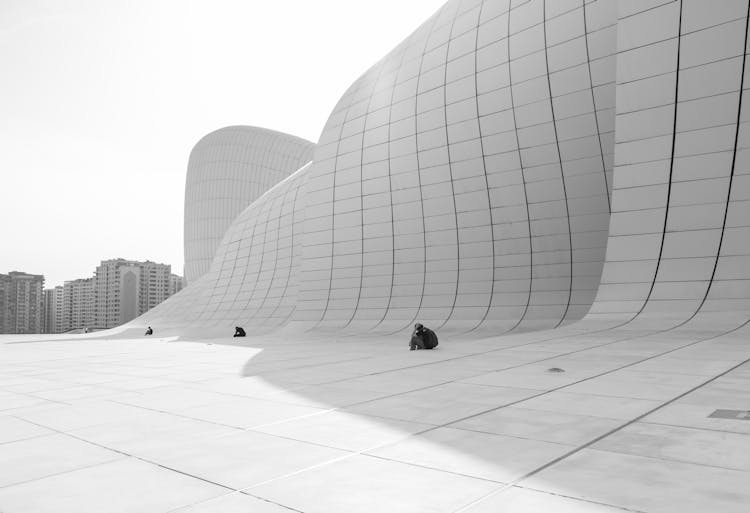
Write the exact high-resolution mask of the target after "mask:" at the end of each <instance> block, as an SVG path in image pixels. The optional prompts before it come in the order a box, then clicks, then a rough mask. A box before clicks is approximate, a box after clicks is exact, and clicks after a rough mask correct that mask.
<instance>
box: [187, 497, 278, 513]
mask: <svg viewBox="0 0 750 513" xmlns="http://www.w3.org/2000/svg"><path fill="white" fill-rule="evenodd" d="M291 511H292V510H290V509H289V508H287V507H284V506H280V505H278V504H274V503H273V502H270V501H268V500H264V499H258V498H257V497H253V496H251V495H247V494H246V493H241V492H232V493H229V494H227V495H223V496H220V497H217V498H214V499H209V500H207V501H204V502H201V503H198V504H195V505H193V506H188V507H186V508H180V509H176V510H173V513H290V512H291Z"/></svg>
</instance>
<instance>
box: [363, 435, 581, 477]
mask: <svg viewBox="0 0 750 513" xmlns="http://www.w3.org/2000/svg"><path fill="white" fill-rule="evenodd" d="M572 448H573V447H571V446H568V445H562V444H557V443H549V442H543V441H539V440H530V439H527V438H516V437H511V436H503V435H494V434H488V433H477V432H473V431H466V430H462V429H452V428H438V429H434V430H432V431H428V432H426V433H422V434H419V435H417V436H412V437H409V438H408V439H406V440H403V441H401V442H396V443H394V444H391V445H388V446H386V447H382V448H379V449H375V450H373V451H368V454H372V455H375V456H380V457H383V458H387V459H390V460H396V461H401V462H404V463H411V464H414V465H418V466H421V467H428V468H433V469H436V470H443V471H446V472H453V473H456V474H461V475H465V476H471V477H477V478H481V479H487V480H491V481H497V482H501V483H509V482H511V481H513V480H514V479H517V478H519V477H521V476H523V475H524V474H526V473H527V472H530V471H531V470H534V469H535V468H537V467H539V466H540V465H543V464H544V463H546V462H548V461H550V460H552V459H554V458H557V457H558V456H561V455H562V454H565V453H566V452H568V451H570V450H571V449H572Z"/></svg>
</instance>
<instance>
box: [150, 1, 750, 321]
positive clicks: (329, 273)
mask: <svg viewBox="0 0 750 513" xmlns="http://www.w3.org/2000/svg"><path fill="white" fill-rule="evenodd" d="M748 9H750V7H749V6H748V2H721V3H719V4H718V5H714V4H712V3H708V2H700V1H690V0H683V1H677V2H668V3H663V4H662V3H647V4H642V3H633V2H619V3H618V2H617V1H615V0H597V1H592V2H585V1H580V0H579V1H565V2H562V1H559V2H558V1H554V2H553V1H549V2H546V1H544V0H530V1H527V2H522V3H517V2H510V1H507V0H505V1H503V0H485V1H481V0H454V1H450V2H448V3H446V4H445V5H444V6H443V7H442V8H441V9H440V10H439V11H438V12H437V13H435V14H434V15H433V16H432V17H431V18H430V19H429V20H427V21H426V22H425V23H424V24H423V25H422V26H421V27H420V28H418V29H417V30H416V31H415V32H414V33H413V34H412V35H411V36H409V37H408V38H407V39H406V40H405V41H404V42H403V43H401V44H400V45H399V46H398V47H396V48H395V49H394V50H393V51H392V52H391V53H389V54H388V55H387V56H386V57H384V58H383V59H382V60H381V61H380V62H378V63H377V64H376V65H375V66H373V67H372V68H371V69H370V70H368V71H367V72H366V73H365V74H364V75H363V76H362V77H360V78H359V79H358V80H357V81H356V82H355V83H354V84H353V85H352V86H351V87H350V88H349V90H348V91H347V92H346V93H345V94H344V96H343V97H342V98H341V100H340V101H339V102H338V104H337V105H336V107H335V108H334V110H333V112H332V114H331V116H330V118H329V119H328V122H327V123H326V125H325V127H324V129H323V131H322V133H321V136H320V139H319V141H318V144H317V146H316V147H315V151H314V157H313V162H312V164H311V165H309V166H305V167H304V168H302V169H300V170H299V171H297V172H296V173H295V174H293V175H292V176H291V177H289V178H287V179H286V180H284V181H283V182H281V183H279V184H278V185H276V186H275V187H273V188H271V189H270V190H269V191H268V192H266V193H265V194H263V195H262V196H261V197H260V198H258V199H257V200H256V201H255V202H254V203H253V204H252V205H251V206H250V207H248V208H247V209H245V210H244V211H243V212H242V214H241V215H239V217H237V219H236V220H235V221H234V222H233V223H232V226H231V228H229V229H228V230H227V232H226V234H225V235H224V238H223V240H222V241H221V244H220V246H219V249H218V250H217V251H216V255H215V258H214V260H213V262H212V264H211V268H210V271H209V272H208V273H207V274H206V275H205V276H204V277H203V278H202V279H200V280H198V281H197V282H195V284H193V285H191V287H190V288H189V289H187V290H186V291H184V292H182V293H181V294H179V295H177V296H176V297H174V298H172V299H170V300H169V301H167V302H165V303H164V304H163V305H160V306H159V307H158V308H156V309H154V310H152V311H151V312H149V313H148V314H147V315H146V316H144V317H143V318H142V319H143V320H144V322H148V323H151V324H159V325H161V326H164V327H172V328H175V329H178V330H179V329H182V328H183V327H185V326H192V327H206V328H212V327H215V328H217V329H221V330H223V331H226V330H227V329H231V327H233V326H234V325H243V326H245V327H246V328H247V327H250V328H251V329H253V330H268V329H274V328H278V327H281V326H286V325H291V326H295V327H297V328H299V329H306V330H310V329H314V330H335V331H340V330H353V331H357V332H360V333H361V332H374V333H378V332H380V333H390V332H396V331H399V330H403V329H406V328H407V327H408V326H410V325H411V324H413V322H414V321H416V320H419V321H421V322H424V323H425V324H428V325H430V326H431V327H434V328H435V329H440V330H441V331H453V332H461V333H475V334H488V333H492V334H500V333H506V332H512V331H528V330H531V329H542V328H554V327H558V326H560V325H562V324H567V323H569V322H571V321H575V320H579V319H581V318H583V317H584V316H586V314H587V312H588V315H587V316H586V319H585V320H584V322H583V323H580V324H577V325H576V327H575V328H574V329H573V330H574V331H587V330H589V329H595V330H598V329H609V328H612V327H622V326H626V325H627V327H628V329H631V328H633V329H657V330H658V329H665V330H669V329H673V328H675V327H680V326H683V325H686V324H687V323H690V324H689V326H701V327H706V326H720V327H723V326H730V325H731V326H739V325H741V324H742V323H746V322H747V320H748V318H750V314H748V312H749V311H750V179H746V178H750V171H749V170H748V164H747V158H746V156H747V149H746V147H747V146H748V143H747V142H746V141H745V139H747V137H748V136H747V125H746V120H745V119H744V117H745V116H744V114H743V110H742V96H743V92H744V90H745V88H746V84H745V80H744V76H745V74H746V68H745V61H746V46H747V24H748ZM191 160H192V157H191ZM186 221H187V205H186ZM186 248H187V246H186ZM186 255H187V249H186ZM703 321H705V322H706V323H707V324H696V323H699V322H700V323H702V322H703ZM565 332H566V331H565V330H563V333H565Z"/></svg>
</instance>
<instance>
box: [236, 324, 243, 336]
mask: <svg viewBox="0 0 750 513" xmlns="http://www.w3.org/2000/svg"><path fill="white" fill-rule="evenodd" d="M234 336H235V337H244V336H245V330H243V329H242V328H241V327H240V326H235V327H234Z"/></svg>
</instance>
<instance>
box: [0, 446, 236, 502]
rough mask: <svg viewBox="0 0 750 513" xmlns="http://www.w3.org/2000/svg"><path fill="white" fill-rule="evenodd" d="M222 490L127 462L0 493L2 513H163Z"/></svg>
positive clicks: (82, 471)
mask: <svg viewBox="0 0 750 513" xmlns="http://www.w3.org/2000/svg"><path fill="white" fill-rule="evenodd" d="M223 493H226V489H225V488H222V487H220V486H216V485H214V484H211V483H207V482H205V481H201V480H199V479H195V478H192V477H189V476H186V475H184V474H180V473H177V472H173V471H171V470H168V469H165V468H161V467H158V466H156V465H151V464H149V463H145V462H143V461H139V460H135V459H132V458H125V459H120V460H117V461H113V462H109V463H104V464H101V465H96V466H93V467H87V468H84V469H80V470H75V471H73V472H66V473H64V474H58V475H55V476H51V477H47V478H44V479H38V480H35V481H30V482H28V483H23V484H19V485H14V486H9V487H7V488H2V489H0V507H1V508H2V511H3V513H50V512H54V513H94V512H104V511H106V512H107V513H147V512H166V511H170V510H172V509H176V508H178V507H181V506H185V505H188V504H192V503H195V502H198V501H201V500H205V499H208V498H210V497H214V496H217V495H221V494H223Z"/></svg>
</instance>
